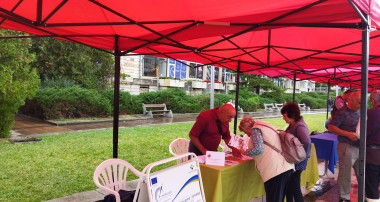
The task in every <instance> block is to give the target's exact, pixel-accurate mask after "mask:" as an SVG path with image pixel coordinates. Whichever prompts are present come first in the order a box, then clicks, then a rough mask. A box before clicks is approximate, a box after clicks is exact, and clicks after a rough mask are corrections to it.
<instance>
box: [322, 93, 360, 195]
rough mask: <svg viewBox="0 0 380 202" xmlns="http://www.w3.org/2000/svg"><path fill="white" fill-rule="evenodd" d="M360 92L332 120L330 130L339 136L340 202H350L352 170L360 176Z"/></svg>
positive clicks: (350, 98) (351, 97)
mask: <svg viewBox="0 0 380 202" xmlns="http://www.w3.org/2000/svg"><path fill="white" fill-rule="evenodd" d="M359 109H360V91H357V92H354V93H352V94H351V96H350V97H349V98H348V104H347V106H344V107H342V108H340V109H339V110H338V111H336V113H335V114H334V116H333V117H332V119H331V122H330V124H329V126H328V130H329V131H330V132H332V133H334V134H336V135H338V146H337V152H338V157H339V173H338V191H339V197H340V198H339V201H350V190H351V168H354V171H355V175H356V177H357V176H358V174H359V139H358V137H357V136H356V126H357V125H358V122H359V117H360V110H359Z"/></svg>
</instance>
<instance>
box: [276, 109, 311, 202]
mask: <svg viewBox="0 0 380 202" xmlns="http://www.w3.org/2000/svg"><path fill="white" fill-rule="evenodd" d="M281 114H282V116H283V119H284V121H285V122H286V123H288V124H289V126H288V127H287V128H286V130H285V132H288V133H291V134H293V135H294V136H295V137H297V138H298V139H299V140H300V142H301V143H302V144H303V147H304V149H305V152H306V156H307V158H306V159H305V160H303V161H302V162H300V163H297V164H295V169H296V170H295V171H294V172H293V173H292V177H291V180H290V183H289V186H288V189H287V191H286V200H287V201H293V199H294V201H295V202H303V201H304V200H303V195H302V192H301V187H300V184H301V173H302V171H304V170H305V169H306V165H307V161H308V159H309V157H310V151H311V139H310V135H309V129H308V127H307V125H306V123H305V121H304V120H303V118H302V116H301V111H300V108H299V107H298V105H297V104H296V103H293V102H290V103H287V104H285V105H284V106H283V107H282V109H281Z"/></svg>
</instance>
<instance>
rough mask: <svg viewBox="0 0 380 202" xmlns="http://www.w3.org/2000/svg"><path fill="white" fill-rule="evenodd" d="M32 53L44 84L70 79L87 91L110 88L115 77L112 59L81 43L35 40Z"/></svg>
mask: <svg viewBox="0 0 380 202" xmlns="http://www.w3.org/2000/svg"><path fill="white" fill-rule="evenodd" d="M30 51H31V52H33V53H35V54H36V60H35V61H34V62H33V63H32V65H34V66H36V67H37V69H38V73H39V75H40V78H41V84H42V85H43V84H45V83H46V81H49V80H53V81H57V80H71V81H73V82H71V83H74V84H77V85H80V86H82V87H84V88H92V89H96V88H101V87H103V88H104V87H106V86H107V85H109V82H108V81H107V79H108V78H109V77H110V76H111V75H112V74H113V63H114V61H113V56H112V55H111V54H109V53H106V52H103V51H100V50H97V49H94V48H90V47H87V46H84V45H81V44H75V43H70V42H66V41H61V40H55V39H50V38H34V39H32V45H31V47H30Z"/></svg>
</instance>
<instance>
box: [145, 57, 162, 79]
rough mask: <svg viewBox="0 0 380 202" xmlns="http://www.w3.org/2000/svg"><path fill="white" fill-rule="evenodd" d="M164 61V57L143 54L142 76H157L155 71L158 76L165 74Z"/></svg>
mask: <svg viewBox="0 0 380 202" xmlns="http://www.w3.org/2000/svg"><path fill="white" fill-rule="evenodd" d="M166 63H167V59H165V58H158V57H153V56H150V55H145V56H144V70H143V76H151V77H157V73H158V76H166Z"/></svg>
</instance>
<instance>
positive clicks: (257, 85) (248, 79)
mask: <svg viewBox="0 0 380 202" xmlns="http://www.w3.org/2000/svg"><path fill="white" fill-rule="evenodd" d="M241 78H242V82H241V86H242V87H247V88H249V89H256V92H257V93H259V90H260V89H263V90H266V91H273V92H277V93H282V92H284V89H282V88H281V87H279V86H276V85H275V84H274V82H273V80H272V79H270V78H268V77H263V76H260V75H253V74H241Z"/></svg>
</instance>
